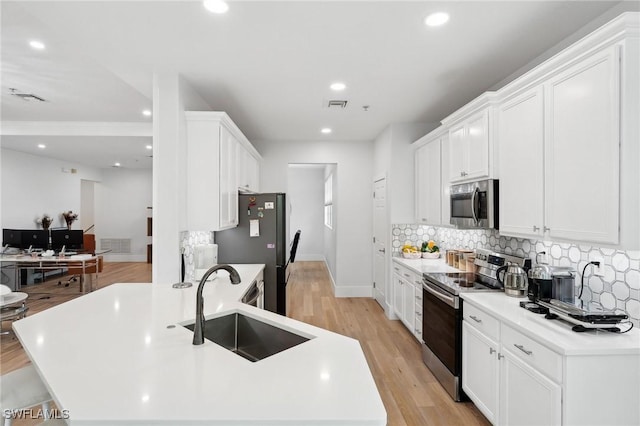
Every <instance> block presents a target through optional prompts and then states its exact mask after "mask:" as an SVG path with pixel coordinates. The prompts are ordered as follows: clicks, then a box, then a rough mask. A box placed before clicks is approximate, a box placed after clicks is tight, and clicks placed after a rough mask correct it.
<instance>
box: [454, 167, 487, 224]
mask: <svg viewBox="0 0 640 426" xmlns="http://www.w3.org/2000/svg"><path fill="white" fill-rule="evenodd" d="M449 200H450V203H451V220H450V222H451V224H452V225H455V226H456V227H458V228H465V229H468V228H484V229H498V181H497V180H495V179H487V180H480V181H475V182H468V183H462V184H459V185H451V190H450V195H449Z"/></svg>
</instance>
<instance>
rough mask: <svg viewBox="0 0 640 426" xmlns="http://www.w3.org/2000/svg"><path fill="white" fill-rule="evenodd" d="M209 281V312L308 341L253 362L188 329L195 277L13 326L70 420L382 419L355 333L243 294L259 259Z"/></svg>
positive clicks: (100, 298) (114, 292)
mask: <svg viewBox="0 0 640 426" xmlns="http://www.w3.org/2000/svg"><path fill="white" fill-rule="evenodd" d="M234 266H235V267H236V269H237V270H238V272H239V273H240V276H241V278H242V283H241V284H239V285H236V286H232V285H231V284H230V282H229V278H228V274H227V273H226V272H224V271H220V272H219V273H218V278H216V279H215V280H214V281H213V282H209V283H207V284H206V286H205V288H204V313H205V316H206V318H207V319H209V318H211V317H217V316H222V315H225V314H227V313H230V312H241V313H243V314H245V315H248V316H251V317H253V318H256V319H260V320H261V321H263V322H266V323H269V324H272V325H276V326H278V327H280V328H283V329H286V330H288V331H292V332H295V333H297V334H299V335H302V336H305V337H308V338H310V340H308V341H306V342H304V343H302V344H299V345H298V346H295V347H293V348H290V349H287V350H285V351H283V352H280V353H277V354H275V355H272V356H270V357H268V358H265V359H262V360H260V361H258V362H251V361H248V360H247V359H245V358H242V357H240V356H238V355H236V354H234V353H232V352H230V351H228V350H227V349H224V348H223V347H222V346H219V345H217V344H215V343H213V342H211V341H208V340H205V343H204V344H203V345H200V346H194V345H192V339H193V332H191V331H190V330H188V329H187V328H185V327H183V326H182V325H183V324H187V323H192V322H193V320H194V318H195V301H196V296H195V294H196V287H197V286H196V285H194V286H193V287H191V288H187V289H174V288H172V287H171V285H161V284H157V285H156V284H154V285H150V284H114V285H111V286H109V287H106V288H104V289H101V290H98V291H96V292H93V293H90V294H87V295H85V296H83V297H80V298H78V299H75V300H72V301H70V302H67V303H63V304H61V305H59V306H56V307H53V308H51V309H48V310H46V311H43V312H40V313H38V314H35V315H33V316H31V317H28V318H25V319H23V320H20V321H17V322H15V323H14V329H15V332H16V335H17V336H18V337H19V339H20V341H21V343H22V345H23V347H24V348H25V350H26V351H27V354H28V355H29V357H30V358H31V361H32V362H33V364H34V365H35V367H36V368H37V370H38V372H39V373H40V376H41V377H42V379H43V380H44V382H45V383H46V385H47V387H48V388H49V390H50V392H51V394H52V396H53V398H54V400H55V402H56V404H57V406H58V408H59V409H60V410H66V412H67V413H68V414H69V419H68V420H67V421H68V422H69V424H71V425H95V424H100V425H111V424H114V425H116V424H117V425H124V424H126V425H152V424H153V425H204V424H207V425H227V424H233V425H281V424H283V425H309V424H313V425H384V424H386V418H387V417H386V411H385V409H384V406H383V404H382V401H381V399H380V395H379V393H378V390H377V388H376V385H375V382H374V380H373V377H372V375H371V372H370V370H369V368H368V365H367V361H366V359H365V357H364V354H363V352H362V349H361V347H360V344H359V343H358V341H356V340H354V339H351V338H348V337H345V336H341V335H338V334H335V333H332V332H329V331H327V330H323V329H320V328H317V327H313V326H311V325H308V324H305V323H302V322H299V321H295V320H292V319H289V318H286V317H282V316H280V315H277V314H274V313H271V312H267V311H262V310H260V309H257V308H254V307H251V306H247V305H244V304H241V303H239V302H238V300H240V298H241V297H242V296H243V294H244V293H245V292H246V291H247V289H248V287H249V286H250V284H251V282H252V281H253V280H254V279H255V277H257V276H259V274H260V273H261V271H262V268H263V265H234Z"/></svg>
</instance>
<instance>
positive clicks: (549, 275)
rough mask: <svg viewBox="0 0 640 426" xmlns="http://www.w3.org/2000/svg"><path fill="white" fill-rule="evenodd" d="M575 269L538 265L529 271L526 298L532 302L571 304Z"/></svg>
mask: <svg viewBox="0 0 640 426" xmlns="http://www.w3.org/2000/svg"><path fill="white" fill-rule="evenodd" d="M575 275H576V271H575V269H573V268H571V267H568V266H551V265H546V264H542V263H539V264H537V265H536V266H534V267H533V268H531V269H530V270H529V290H528V292H527V296H528V297H529V300H530V301H532V302H537V301H538V300H546V301H548V300H549V299H556V300H561V301H563V302H569V303H573V298H574V295H575V287H574V286H575Z"/></svg>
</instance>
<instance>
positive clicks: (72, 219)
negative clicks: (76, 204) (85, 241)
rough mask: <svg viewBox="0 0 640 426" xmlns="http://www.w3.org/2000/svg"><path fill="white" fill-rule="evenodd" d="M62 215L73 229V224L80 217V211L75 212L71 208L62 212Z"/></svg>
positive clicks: (69, 227)
mask: <svg viewBox="0 0 640 426" xmlns="http://www.w3.org/2000/svg"><path fill="white" fill-rule="evenodd" d="M62 217H64V221H65V222H66V223H67V228H68V229H71V224H72V223H73V222H75V221H76V219H78V213H74V212H72V211H71V210H69V211H67V212H63V213H62Z"/></svg>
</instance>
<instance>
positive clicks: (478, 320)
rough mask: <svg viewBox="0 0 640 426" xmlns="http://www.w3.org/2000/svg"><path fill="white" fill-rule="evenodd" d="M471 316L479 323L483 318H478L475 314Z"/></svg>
mask: <svg viewBox="0 0 640 426" xmlns="http://www.w3.org/2000/svg"><path fill="white" fill-rule="evenodd" d="M469 318H471V319H472V320H474V321H475V322H478V323H480V322H482V320H481V319H478V317H476V316H475V315H471V316H470V317H469Z"/></svg>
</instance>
